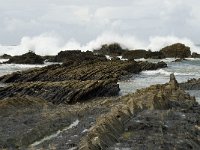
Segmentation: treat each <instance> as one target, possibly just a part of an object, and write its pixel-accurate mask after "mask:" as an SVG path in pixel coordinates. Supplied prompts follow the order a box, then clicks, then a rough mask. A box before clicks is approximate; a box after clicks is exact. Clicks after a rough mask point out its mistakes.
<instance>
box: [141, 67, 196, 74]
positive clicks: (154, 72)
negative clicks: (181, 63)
mask: <svg viewBox="0 0 200 150" xmlns="http://www.w3.org/2000/svg"><path fill="white" fill-rule="evenodd" d="M171 73H174V75H176V76H191V75H193V74H192V73H178V72H170V71H166V70H164V69H159V70H148V71H143V72H141V74H142V75H150V76H154V75H164V76H169V75H170V74H171Z"/></svg>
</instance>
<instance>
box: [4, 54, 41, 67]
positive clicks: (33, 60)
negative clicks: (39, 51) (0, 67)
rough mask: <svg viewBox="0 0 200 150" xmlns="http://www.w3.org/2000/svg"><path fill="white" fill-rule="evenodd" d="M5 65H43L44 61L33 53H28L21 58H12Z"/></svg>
mask: <svg viewBox="0 0 200 150" xmlns="http://www.w3.org/2000/svg"><path fill="white" fill-rule="evenodd" d="M5 63H14V64H44V59H43V58H42V57H41V56H39V55H36V54H35V53H34V52H31V51H30V52H28V53H26V54H23V55H21V56H13V57H11V58H10V59H9V60H8V61H7V62H5Z"/></svg>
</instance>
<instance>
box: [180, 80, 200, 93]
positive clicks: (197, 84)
mask: <svg viewBox="0 0 200 150" xmlns="http://www.w3.org/2000/svg"><path fill="white" fill-rule="evenodd" d="M180 87H181V88H182V89H184V90H200V79H190V80H188V81H187V82H184V83H180Z"/></svg>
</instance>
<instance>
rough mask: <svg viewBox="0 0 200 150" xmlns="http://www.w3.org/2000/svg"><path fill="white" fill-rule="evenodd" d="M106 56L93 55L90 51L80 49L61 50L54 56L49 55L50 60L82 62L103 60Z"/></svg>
mask: <svg viewBox="0 0 200 150" xmlns="http://www.w3.org/2000/svg"><path fill="white" fill-rule="evenodd" d="M105 60H106V57H105V56H103V55H94V54H93V53H92V52H90V51H87V52H81V51H80V50H68V51H61V52H59V53H58V55H56V56H55V57H49V59H48V61H51V62H69V61H75V62H84V61H105Z"/></svg>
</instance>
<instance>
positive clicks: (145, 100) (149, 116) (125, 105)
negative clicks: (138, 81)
mask: <svg viewBox="0 0 200 150" xmlns="http://www.w3.org/2000/svg"><path fill="white" fill-rule="evenodd" d="M199 108H200V107H199V105H198V104H197V103H196V101H195V98H194V97H191V96H190V95H188V94H187V93H185V92H184V91H183V90H181V89H180V87H179V85H178V83H177V81H176V79H175V77H174V76H173V75H171V79H170V82H169V83H168V84H164V85H154V86H150V87H149V88H146V89H141V90H138V91H137V92H136V93H134V94H129V95H127V96H124V97H122V98H121V104H118V105H116V106H114V107H113V108H112V109H111V111H110V112H109V113H107V114H105V115H102V116H101V117H100V118H98V119H97V121H96V123H95V124H94V125H93V126H92V127H91V128H90V129H89V132H88V134H87V135H86V136H85V137H83V138H82V139H81V142H80V144H79V149H81V150H86V149H94V150H98V149H115V148H119V149H126V148H130V149H171V148H178V149H188V148H190V149H199V148H200V140H199V136H200V129H199V127H200V126H199V125H200V124H199V121H200V117H199V113H200V111H199ZM176 118H178V119H176ZM179 125H180V127H179ZM177 128H178V129H177ZM174 130H176V131H174Z"/></svg>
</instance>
